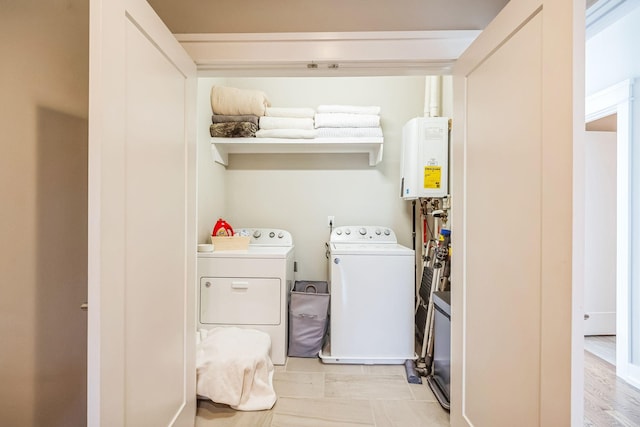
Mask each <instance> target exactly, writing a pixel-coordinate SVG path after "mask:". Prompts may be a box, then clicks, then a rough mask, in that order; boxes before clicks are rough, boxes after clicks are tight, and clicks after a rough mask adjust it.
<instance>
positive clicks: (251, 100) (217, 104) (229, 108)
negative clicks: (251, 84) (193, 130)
mask: <svg viewBox="0 0 640 427" xmlns="http://www.w3.org/2000/svg"><path fill="white" fill-rule="evenodd" d="M270 106H271V103H270V102H269V100H268V99H267V96H266V95H265V94H264V92H262V91H259V90H250V89H237V88H235V87H226V86H213V87H212V88H211V111H213V114H224V115H230V116H233V115H243V114H252V115H254V116H264V113H265V109H266V108H267V107H270Z"/></svg>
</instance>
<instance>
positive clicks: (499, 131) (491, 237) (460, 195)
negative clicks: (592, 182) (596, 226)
mask: <svg viewBox="0 0 640 427" xmlns="http://www.w3.org/2000/svg"><path fill="white" fill-rule="evenodd" d="M584 8H585V5H584V1H583V2H578V1H573V0H512V1H510V2H509V3H508V4H507V5H506V6H505V8H504V9H503V10H502V11H501V13H500V14H499V15H498V16H497V17H496V19H495V20H494V21H493V22H492V23H491V24H490V25H489V26H488V27H487V28H486V29H485V31H484V32H483V33H482V34H481V35H480V36H479V37H478V39H477V40H476V41H475V42H474V43H473V44H472V45H471V46H470V48H469V49H467V50H466V51H465V53H464V54H463V55H462V56H461V57H460V59H459V60H458V61H457V62H456V65H455V68H454V101H455V106H454V108H455V110H454V121H453V123H454V125H453V131H452V132H453V135H452V136H453V146H452V150H453V163H452V184H453V187H452V195H453V206H452V208H453V211H452V213H453V222H452V229H453V230H455V232H454V233H452V237H453V258H452V262H453V270H452V273H451V281H452V283H454V284H455V286H452V348H451V352H452V372H451V424H452V425H454V426H461V425H475V426H492V427H501V426H515V425H518V426H523V427H524V426H568V425H570V424H571V423H572V422H573V423H575V424H576V425H577V424H578V421H577V420H578V419H579V423H580V425H581V423H582V420H581V407H580V403H579V402H580V401H581V396H580V399H578V397H577V396H572V385H573V386H575V385H576V384H577V383H579V382H580V381H579V379H578V380H577V381H576V383H574V384H572V376H573V375H575V372H574V373H572V339H575V338H574V336H575V331H573V328H575V327H576V326H575V325H573V323H574V322H575V319H576V317H575V314H573V313H574V310H573V305H572V304H573V302H572V288H573V286H572V180H573V173H572V170H573V169H572V156H573V141H574V138H576V137H579V134H580V132H579V131H578V129H579V126H580V125H581V126H582V129H584V119H583V118H582V116H583V111H584V110H583V109H580V108H579V107H580V102H582V103H583V102H584V95H583V93H584V90H583V84H584V77H583V74H584V65H583V59H582V55H581V53H580V52H581V51H582V50H583V49H584V36H583V34H582V32H583V31H584ZM581 28H582V29H581ZM574 52H575V54H574ZM574 74H575V75H574ZM576 77H577V78H576ZM576 100H577V101H576ZM580 100H582V101H580ZM576 102H577V104H576ZM576 105H577V107H576ZM574 108H576V109H577V112H578V114H577V116H578V117H577V118H576V117H574ZM578 311H579V319H580V322H581V321H582V311H581V310H577V311H576V312H578ZM580 339H581V336H580ZM579 345H580V348H582V342H581V341H580V342H579ZM573 357H575V356H573ZM574 367H575V366H574ZM578 375H580V374H578ZM580 385H581V384H580ZM572 398H573V399H572ZM572 403H573V404H574V405H576V406H575V407H574V408H572ZM572 409H573V412H574V414H573V416H574V417H577V418H575V419H572ZM576 414H578V415H576Z"/></svg>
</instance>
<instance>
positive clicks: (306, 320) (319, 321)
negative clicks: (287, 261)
mask: <svg viewBox="0 0 640 427" xmlns="http://www.w3.org/2000/svg"><path fill="white" fill-rule="evenodd" d="M329 298H330V294H329V285H328V284H327V282H322V281H309V280H306V281H296V282H295V284H294V285H293V289H292V290H291V300H290V302H289V351H288V355H289V356H293V357H316V356H318V353H319V352H320V350H322V344H323V342H324V337H325V334H326V332H327V324H328V320H329V319H328V314H329Z"/></svg>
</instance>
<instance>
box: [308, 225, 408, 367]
mask: <svg viewBox="0 0 640 427" xmlns="http://www.w3.org/2000/svg"><path fill="white" fill-rule="evenodd" d="M329 254H330V257H329V278H330V288H331V291H330V292H331V309H330V314H331V315H330V331H329V340H328V342H327V344H326V346H325V347H324V348H323V350H322V351H321V352H320V358H321V359H322V361H323V362H324V363H345V364H346V363H358V364H402V363H404V362H405V361H406V360H407V359H414V358H415V351H414V319H413V306H414V264H415V261H414V259H415V258H414V251H413V249H410V248H407V247H405V246H402V245H399V244H398V242H397V240H396V235H395V233H394V232H393V230H391V229H389V228H387V227H375V226H373V227H372V226H345V227H337V228H335V229H334V230H333V231H332V233H331V238H330V241H329Z"/></svg>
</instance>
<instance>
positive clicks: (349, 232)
mask: <svg viewBox="0 0 640 427" xmlns="http://www.w3.org/2000/svg"><path fill="white" fill-rule="evenodd" d="M344 234H346V235H347V236H348V235H349V234H351V230H349V229H348V228H347V229H346V230H344Z"/></svg>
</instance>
